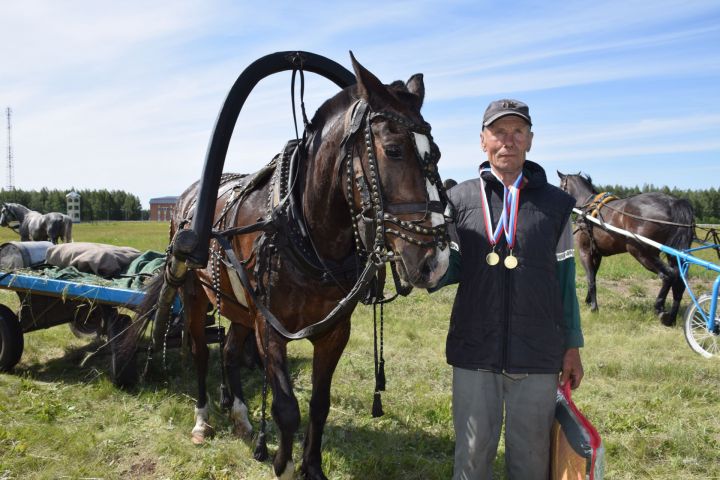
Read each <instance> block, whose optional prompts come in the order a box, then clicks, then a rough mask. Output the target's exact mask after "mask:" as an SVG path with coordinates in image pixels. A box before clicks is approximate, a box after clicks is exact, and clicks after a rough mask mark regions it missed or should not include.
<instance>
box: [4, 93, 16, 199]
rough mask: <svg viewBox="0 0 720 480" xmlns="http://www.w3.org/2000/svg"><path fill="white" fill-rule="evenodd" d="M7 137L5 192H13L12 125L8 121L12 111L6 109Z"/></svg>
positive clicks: (8, 108)
mask: <svg viewBox="0 0 720 480" xmlns="http://www.w3.org/2000/svg"><path fill="white" fill-rule="evenodd" d="M6 112H7V136H8V148H7V185H6V186H5V190H8V191H13V190H15V178H14V177H15V175H14V174H13V151H12V124H11V122H10V119H11V117H12V109H11V108H10V107H7V110H6Z"/></svg>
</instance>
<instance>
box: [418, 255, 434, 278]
mask: <svg viewBox="0 0 720 480" xmlns="http://www.w3.org/2000/svg"><path fill="white" fill-rule="evenodd" d="M436 263H437V262H436V261H435V258H434V257H430V258H426V259H425V261H424V262H423V263H422V266H421V267H420V274H421V275H422V276H423V278H427V277H429V276H430V275H431V274H432V272H433V270H434V269H435V264H436Z"/></svg>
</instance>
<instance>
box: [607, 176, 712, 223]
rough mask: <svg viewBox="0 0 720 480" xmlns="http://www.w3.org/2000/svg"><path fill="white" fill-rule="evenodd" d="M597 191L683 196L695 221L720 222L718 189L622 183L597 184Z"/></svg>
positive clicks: (621, 193)
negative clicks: (689, 204)
mask: <svg viewBox="0 0 720 480" xmlns="http://www.w3.org/2000/svg"><path fill="white" fill-rule="evenodd" d="M595 188H596V189H597V190H598V191H599V192H610V193H612V194H613V195H615V196H616V197H620V198H627V197H631V196H633V195H637V194H639V193H647V192H663V193H667V194H669V195H672V196H673V197H678V198H685V199H687V200H689V201H690V203H691V204H692V207H693V211H694V212H695V223H713V224H719V223H720V190H718V189H716V188H710V189H707V190H681V189H679V188H670V187H658V186H655V185H653V184H652V183H650V184H645V185H643V186H642V188H641V187H638V186H637V185H636V186H634V187H624V186H622V185H599V186H596V187H595Z"/></svg>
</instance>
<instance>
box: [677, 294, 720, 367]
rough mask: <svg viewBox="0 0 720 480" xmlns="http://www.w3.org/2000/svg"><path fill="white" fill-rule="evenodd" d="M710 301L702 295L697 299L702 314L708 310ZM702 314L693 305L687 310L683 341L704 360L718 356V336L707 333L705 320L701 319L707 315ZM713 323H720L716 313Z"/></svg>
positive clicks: (709, 298)
mask: <svg viewBox="0 0 720 480" xmlns="http://www.w3.org/2000/svg"><path fill="white" fill-rule="evenodd" d="M711 300H712V297H711V296H710V295H702V296H700V298H698V299H697V303H698V305H700V308H702V311H703V312H707V311H708V310H710V301H711ZM703 312H701V311H700V310H698V307H697V305H695V304H694V303H693V304H692V305H691V306H690V308H688V310H687V312H686V313H685V339H686V340H687V342H688V345H690V348H692V349H693V350H694V351H695V352H697V353H699V354H700V355H702V356H703V357H705V358H710V357H713V356H715V355H718V354H720V335H718V334H717V333H713V332H709V331H708V329H707V324H706V322H705V318H703V317H704V316H705V315H707V313H705V314H703ZM715 322H716V324H717V322H720V318H718V315H717V312H716V314H715Z"/></svg>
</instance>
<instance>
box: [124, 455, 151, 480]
mask: <svg viewBox="0 0 720 480" xmlns="http://www.w3.org/2000/svg"><path fill="white" fill-rule="evenodd" d="M155 467H156V463H155V462H154V461H153V460H150V459H144V460H141V461H140V462H137V463H134V464H133V465H132V466H131V467H130V471H128V472H127V474H128V476H129V478H137V479H140V478H148V477H150V476H152V475H153V474H154V473H155Z"/></svg>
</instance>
